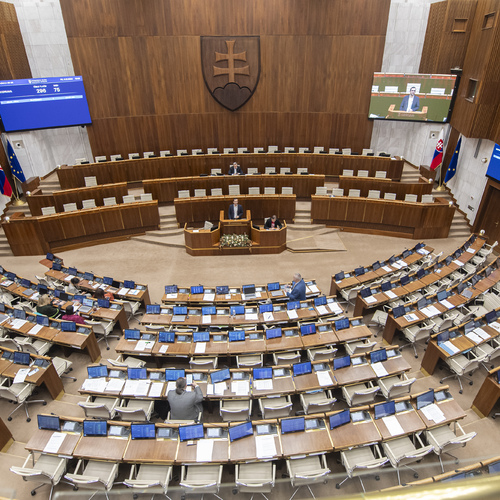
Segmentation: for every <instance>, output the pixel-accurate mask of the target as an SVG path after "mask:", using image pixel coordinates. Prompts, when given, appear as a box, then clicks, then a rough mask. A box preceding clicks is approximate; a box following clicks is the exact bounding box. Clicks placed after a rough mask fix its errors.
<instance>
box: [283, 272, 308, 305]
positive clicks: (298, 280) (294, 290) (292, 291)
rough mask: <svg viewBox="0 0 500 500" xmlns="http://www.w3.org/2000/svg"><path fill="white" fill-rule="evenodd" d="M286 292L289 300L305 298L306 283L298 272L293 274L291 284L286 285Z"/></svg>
mask: <svg viewBox="0 0 500 500" xmlns="http://www.w3.org/2000/svg"><path fill="white" fill-rule="evenodd" d="M286 294H287V295H288V298H289V299H290V300H306V284H305V282H304V280H303V279H302V276H301V275H300V274H299V273H295V274H294V275H293V281H292V286H290V285H288V286H287V291H286Z"/></svg>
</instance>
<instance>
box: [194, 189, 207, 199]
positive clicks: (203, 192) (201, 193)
mask: <svg viewBox="0 0 500 500" xmlns="http://www.w3.org/2000/svg"><path fill="white" fill-rule="evenodd" d="M206 195H207V190H206V189H195V190H194V196H195V197H196V198H199V197H203V196H206Z"/></svg>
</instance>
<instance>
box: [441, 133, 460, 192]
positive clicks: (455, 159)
mask: <svg viewBox="0 0 500 500" xmlns="http://www.w3.org/2000/svg"><path fill="white" fill-rule="evenodd" d="M461 145H462V136H460V139H458V142H457V147H456V148H455V152H454V153H453V156H452V157H451V161H450V164H449V165H448V170H446V176H445V178H444V182H445V183H446V182H448V181H449V180H450V179H452V178H453V176H454V175H455V173H456V171H457V163H458V155H459V154H460V146H461Z"/></svg>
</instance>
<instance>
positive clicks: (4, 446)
mask: <svg viewBox="0 0 500 500" xmlns="http://www.w3.org/2000/svg"><path fill="white" fill-rule="evenodd" d="M13 441H14V439H13V437H12V433H11V432H10V430H9V428H8V427H7V426H6V425H5V423H4V421H3V420H2V419H1V418H0V451H1V452H4V453H5V452H6V451H7V450H8V449H9V446H10V445H11V444H12V442H13Z"/></svg>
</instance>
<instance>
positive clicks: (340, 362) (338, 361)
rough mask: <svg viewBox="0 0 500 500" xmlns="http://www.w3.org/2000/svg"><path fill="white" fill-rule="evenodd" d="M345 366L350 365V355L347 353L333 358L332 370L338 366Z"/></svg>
mask: <svg viewBox="0 0 500 500" xmlns="http://www.w3.org/2000/svg"><path fill="white" fill-rule="evenodd" d="M347 366H351V356H349V355H347V356H342V357H341V358H334V359H333V369H334V370H340V368H346V367H347Z"/></svg>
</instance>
